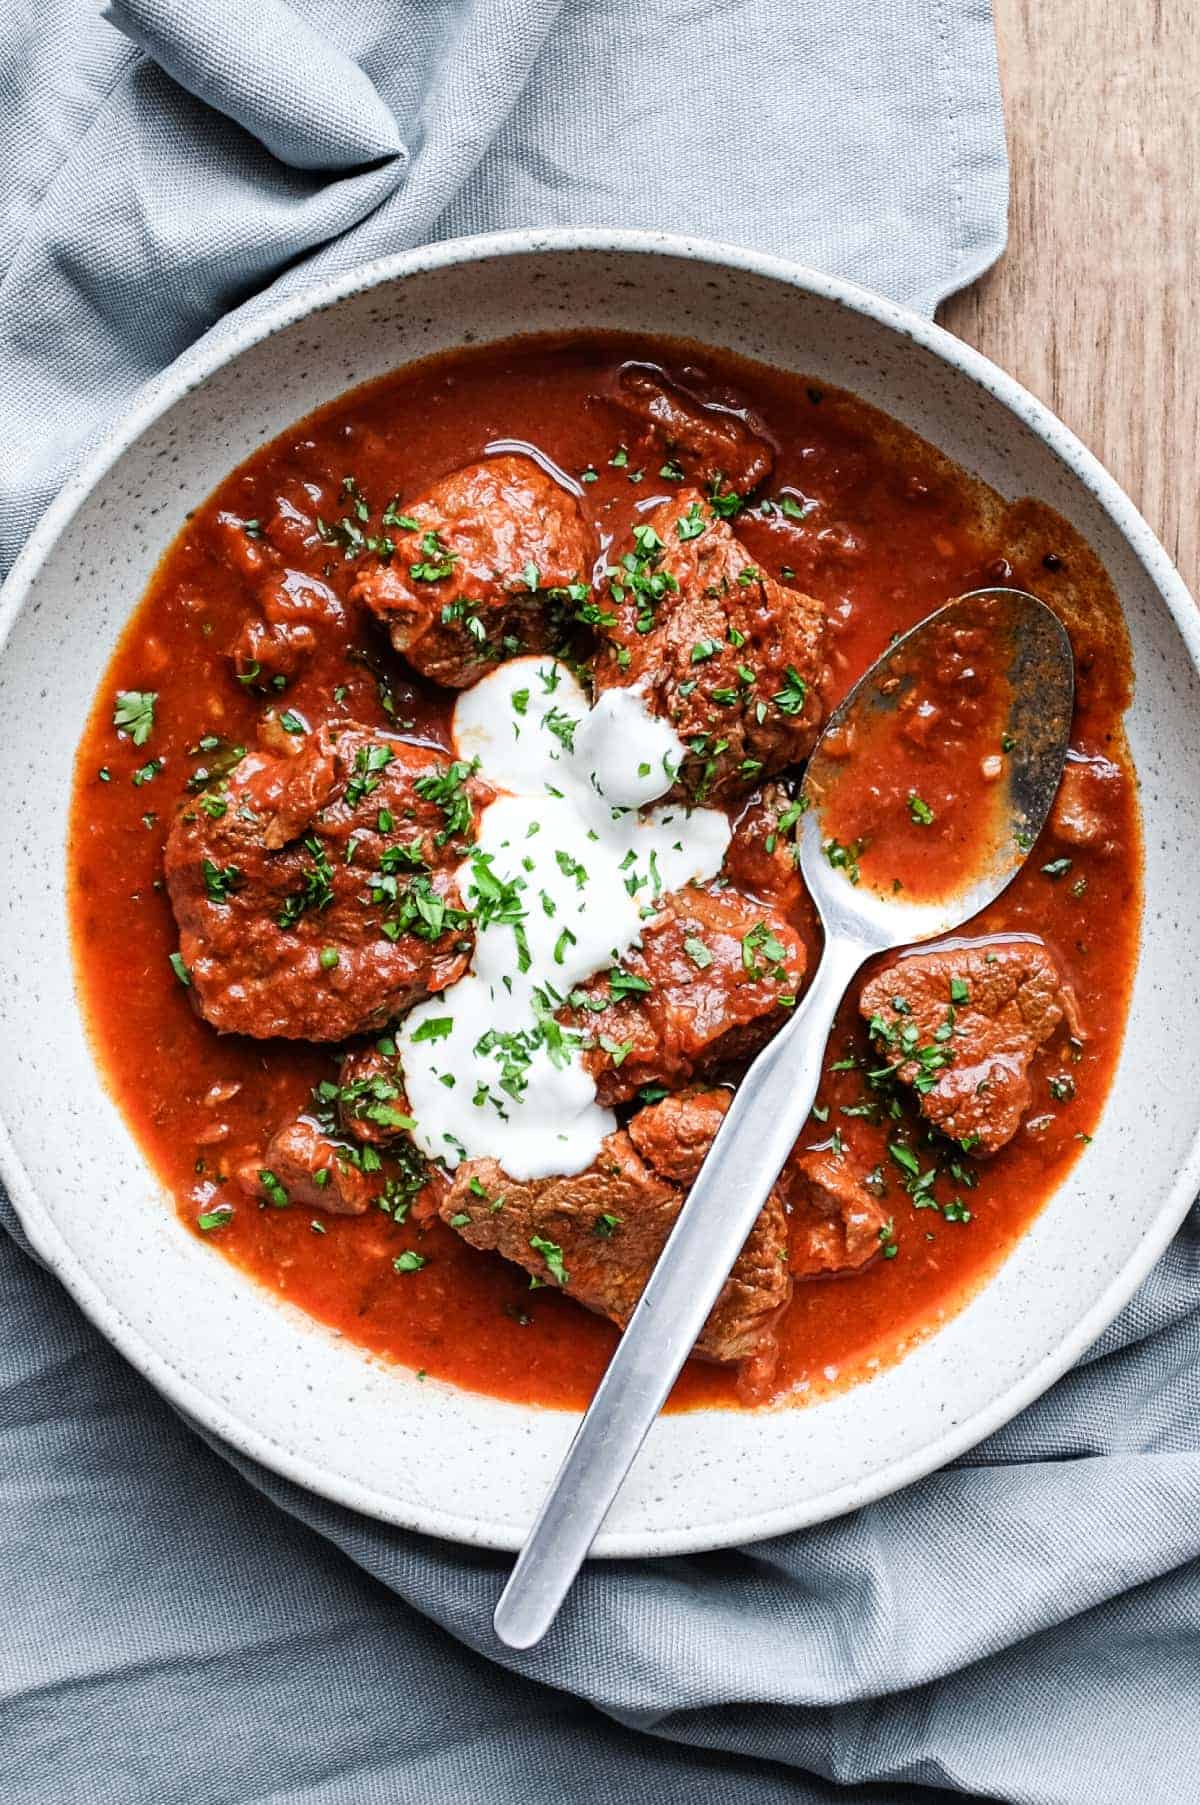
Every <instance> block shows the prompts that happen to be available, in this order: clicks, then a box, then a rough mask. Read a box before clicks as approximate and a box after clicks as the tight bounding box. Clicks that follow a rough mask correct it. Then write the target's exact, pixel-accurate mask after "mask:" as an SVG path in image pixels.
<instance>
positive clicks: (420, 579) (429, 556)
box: [408, 532, 469, 624]
mask: <svg viewBox="0 0 1200 1805" xmlns="http://www.w3.org/2000/svg"><path fill="white" fill-rule="evenodd" d="M419 546H420V551H421V558H420V560H419V562H418V563H416V564H410V565H409V567H408V574H409V576H410V577H411V578H412V579H413V581H414V583H440V582H441V581H442V578H443V577H448V576H451V575H452V574H453V571H454V564H455V560H456V558H457V557H458V553H457V552H452V551H451V550H450V547H449V546H448V545H446V544H445V543H444V541H443V540H442V538H441V537H440V535H439V534H437V533H435V532H428V533H422V534H421V538H420V541H419ZM468 624H469V623H468Z"/></svg>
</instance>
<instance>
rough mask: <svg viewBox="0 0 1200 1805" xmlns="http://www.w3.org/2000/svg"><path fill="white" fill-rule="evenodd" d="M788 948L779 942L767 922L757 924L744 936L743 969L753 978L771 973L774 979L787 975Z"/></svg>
mask: <svg viewBox="0 0 1200 1805" xmlns="http://www.w3.org/2000/svg"><path fill="white" fill-rule="evenodd" d="M786 958H787V948H786V946H784V945H783V942H782V941H780V940H777V939H776V938H775V936H774V934H772V932H771V930H770V928H769V927H768V926H767V924H766V922H765V921H759V922H756V923H755V925H754V926H753V927H752V928H751V929H750V931H749V933H748V934H743V935H742V968H743V970H745V971H747V972H748V973H749V974H750V976H751V977H753V978H760V977H762V976H764V974H767V973H769V974H770V975H771V976H772V977H774V978H777V979H778V978H782V977H785V976H786V975H787V973H786V967H785V965H784V963H783V962H784V960H785V959H786Z"/></svg>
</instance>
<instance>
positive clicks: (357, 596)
mask: <svg viewBox="0 0 1200 1805" xmlns="http://www.w3.org/2000/svg"><path fill="white" fill-rule="evenodd" d="M399 521H400V524H398V525H396V524H393V525H392V526H391V527H390V528H389V531H390V533H391V535H392V537H393V538H394V540H395V543H396V550H395V552H394V554H393V555H392V556H391V557H390V558H387V559H379V558H370V559H367V560H365V561H364V563H363V565H362V566H361V568H360V570H359V574H358V575H357V577H356V578H355V581H354V584H353V586H352V588H351V591H350V596H351V600H352V601H357V602H362V603H364V604H365V606H366V607H367V608H368V609H370V611H371V613H372V614H373V615H375V617H376V618H377V619H378V620H379V621H380V622H381V623H382V624H383V626H384V627H385V628H386V629H387V631H388V633H389V634H390V636H391V640H392V644H393V645H394V646H395V648H396V650H397V651H398V652H400V653H401V654H402V655H403V656H404V657H405V658H406V659H407V660H408V662H409V664H411V665H412V666H413V668H414V669H415V670H417V671H420V673H421V674H422V676H425V677H429V678H431V679H432V680H433V681H434V682H435V683H442V684H446V685H447V686H448V687H450V688H452V689H465V688H467V687H468V686H469V685H470V684H472V683H475V682H477V681H478V679H479V678H480V677H482V676H483V674H484V673H485V671H487V670H488V669H489V668H491V667H492V666H493V665H494V664H495V663H496V661H497V660H499V659H503V658H513V657H516V656H517V655H518V654H519V653H521V652H541V651H545V650H546V649H547V648H548V647H549V646H550V645H551V644H552V643H553V642H554V640H555V638H556V637H557V636H558V634H559V632H560V630H561V622H562V617H563V614H564V612H571V611H572V610H574V609H576V608H578V607H579V606H580V605H581V604H582V603H583V602H584V601H585V600H586V597H587V594H588V587H587V586H588V584H589V582H590V578H591V569H592V563H593V561H594V557H595V546H594V542H593V536H592V533H591V530H590V528H589V527H588V525H587V523H586V522H585V520H584V518H583V515H582V514H581V512H580V510H579V505H578V503H577V501H576V499H575V497H574V496H573V495H572V494H571V493H570V492H569V490H567V489H565V488H563V487H562V486H561V484H559V483H557V482H555V481H554V480H553V478H552V477H550V476H548V475H547V474H546V472H545V471H544V470H542V468H541V467H540V465H538V464H535V463H534V462H533V460H532V459H531V458H526V457H517V456H503V457H494V458H486V459H484V460H483V461H482V462H480V463H478V464H468V465H467V466H466V468H465V469H462V470H456V471H454V472H453V473H452V474H451V475H450V476H447V477H443V479H442V481H441V482H439V483H436V484H435V485H434V486H433V488H432V489H430V491H429V493H428V494H427V495H425V496H424V497H423V498H422V499H421V500H419V501H414V502H413V503H412V504H411V505H408V504H406V506H405V510H404V513H403V514H402V515H400V516H399Z"/></svg>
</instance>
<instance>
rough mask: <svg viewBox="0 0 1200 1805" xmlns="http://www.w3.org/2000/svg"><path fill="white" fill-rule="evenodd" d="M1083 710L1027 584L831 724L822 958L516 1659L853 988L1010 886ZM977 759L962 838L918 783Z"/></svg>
mask: <svg viewBox="0 0 1200 1805" xmlns="http://www.w3.org/2000/svg"><path fill="white" fill-rule="evenodd" d="M1073 699H1074V666H1073V661H1072V656H1071V647H1070V642H1069V640H1068V638H1067V635H1066V633H1065V631H1064V630H1063V628H1062V626H1061V624H1060V623H1059V621H1058V620H1057V619H1056V618H1055V616H1054V615H1053V614H1052V613H1051V611H1050V610H1049V609H1048V608H1047V607H1046V606H1045V605H1044V604H1043V603H1041V602H1039V601H1037V600H1036V599H1035V598H1034V597H1033V596H1031V595H1027V594H1026V593H1025V592H1024V591H1023V590H1019V589H982V590H974V591H972V592H971V593H970V594H968V595H965V596H960V597H959V598H958V600H957V601H953V602H949V603H947V605H946V606H945V607H944V608H940V609H938V610H936V612H935V613H933V614H931V615H928V616H927V617H926V618H925V619H924V620H923V621H921V622H919V623H918V625H917V626H915V627H914V628H913V629H912V630H911V632H909V633H906V634H904V635H903V636H902V637H901V638H900V639H898V640H896V641H895V642H894V643H893V644H892V645H891V646H890V647H889V648H888V649H887V651H885V652H884V653H883V655H882V656H881V657H880V658H878V659H877V660H876V662H875V663H874V664H873V665H872V666H871V668H870V669H869V670H868V671H867V673H866V675H865V676H864V677H863V678H862V679H861V681H860V682H858V683H857V684H856V685H855V686H854V688H853V689H852V690H851V691H850V693H849V695H848V696H847V697H846V698H845V700H844V701H843V702H842V703H841V705H840V706H839V707H838V708H837V709H835V710H834V712H833V714H832V715H831V716H830V718H829V721H828V722H827V724H826V727H825V730H824V732H823V733H822V735H821V738H820V740H819V742H818V744H817V747H816V749H815V750H814V752H813V754H812V757H811V759H810V760H809V764H808V769H807V771H806V773H805V779H804V785H803V789H802V791H801V801H802V804H803V805H804V807H803V812H802V814H801V822H802V831H801V836H800V865H801V870H802V872H803V874H804V878H805V881H806V883H807V884H808V887H809V889H810V891H811V893H812V896H813V899H814V901H815V903H816V905H817V908H818V911H819V912H820V915H821V920H822V924H823V926H824V929H825V945H824V948H823V950H822V954H821V958H820V960H819V962H818V965H817V968H816V970H815V972H814V973H813V976H812V978H811V980H810V983H809V985H808V988H807V990H806V992H805V994H804V997H803V999H802V1001H801V1002H800V1004H799V1006H798V1007H797V1008H796V1010H795V1012H794V1014H793V1016H792V1019H791V1021H790V1022H789V1023H788V1025H787V1026H786V1027H785V1028H783V1029H782V1030H781V1032H780V1033H778V1034H776V1036H775V1037H774V1039H773V1040H771V1041H770V1042H769V1043H768V1044H767V1046H766V1047H765V1048H764V1050H763V1051H762V1052H761V1053H760V1054H759V1055H758V1058H757V1059H756V1060H755V1061H754V1063H753V1065H751V1067H750V1069H749V1071H748V1072H747V1073H746V1075H745V1077H744V1078H743V1079H742V1082H741V1084H740V1085H739V1086H738V1088H737V1090H736V1092H735V1093H734V1097H733V1101H732V1102H731V1104H730V1106H729V1109H728V1111H727V1112H726V1115H725V1117H724V1120H723V1122H722V1124H721V1127H720V1129H719V1131H718V1133H717V1135H716V1138H715V1139H714V1141H713V1144H712V1146H711V1148H710V1149H709V1152H708V1155H707V1157H706V1158H705V1160H704V1163H703V1165H702V1166H701V1168H700V1171H699V1173H698V1174H697V1176H696V1179H695V1181H694V1183H693V1185H692V1187H691V1190H690V1191H689V1193H688V1196H687V1199H686V1201H685V1203H684V1205H683V1208H682V1209H681V1210H680V1212H679V1215H678V1217H677V1218H676V1221H675V1226H674V1228H673V1229H672V1231H671V1233H670V1235H669V1236H668V1238H667V1241H666V1244H665V1246H664V1247H663V1251H662V1253H661V1254H660V1256H659V1259H658V1263H657V1265H656V1266H655V1268H654V1270H653V1272H652V1273H651V1274H650V1277H649V1279H648V1280H647V1283H646V1286H645V1289H644V1290H643V1292H642V1295H641V1298H640V1300H639V1302H638V1304H637V1307H636V1309H635V1310H634V1312H633V1315H632V1316H631V1317H630V1319H629V1323H628V1326H627V1327H626V1329H625V1332H624V1334H623V1335H622V1337H621V1340H620V1342H619V1343H618V1346H617V1350H616V1353H615V1354H614V1355H613V1357H612V1359H611V1361H610V1362H609V1365H608V1369H607V1371H606V1372H605V1374H604V1377H603V1379H602V1380H601V1381H600V1385H599V1387H598V1388H597V1391H596V1395H595V1397H594V1398H593V1399H592V1402H591V1405H590V1406H589V1408H588V1411H587V1413H586V1415H585V1416H584V1419H583V1421H582V1423H581V1424H580V1426H579V1429H578V1431H577V1433H576V1435H575V1439H574V1440H573V1441H572V1443H571V1446H570V1447H569V1449H568V1450H567V1455H566V1458H565V1460H564V1461H563V1464H562V1466H561V1467H560V1469H559V1472H558V1475H557V1477H556V1478H555V1481H554V1484H553V1485H552V1487H551V1488H550V1491H549V1493H548V1494H547V1497H546V1501H545V1503H544V1504H543V1505H542V1508H541V1510H540V1512H539V1513H538V1516H537V1518H536V1520H535V1522H534V1525H533V1528H532V1530H531V1531H530V1534H529V1537H528V1540H527V1541H526V1543H525V1546H524V1548H523V1549H522V1551H521V1554H520V1556H519V1557H518V1560H517V1563H516V1566H515V1567H514V1568H513V1571H512V1573H511V1575H510V1576H509V1580H508V1583H507V1585H506V1586H505V1588H504V1590H503V1592H502V1593H501V1595H500V1599H499V1602H498V1604H497V1606H496V1612H495V1617H494V1623H495V1628H496V1634H497V1635H498V1636H499V1638H500V1640H501V1641H502V1642H504V1643H507V1644H508V1646H509V1647H512V1648H529V1647H531V1646H532V1645H533V1643H535V1642H538V1641H540V1639H541V1638H542V1636H544V1635H545V1633H546V1631H547V1630H548V1629H549V1627H550V1625H551V1624H552V1623H553V1621H554V1618H555V1617H556V1615H557V1614H558V1610H559V1607H560V1605H561V1604H562V1602H563V1600H564V1598H565V1597H566V1595H567V1592H568V1591H569V1590H570V1587H571V1584H572V1582H573V1581H574V1579H575V1575H576V1574H577V1573H578V1571H579V1568H580V1566H581V1565H582V1564H583V1561H584V1559H585V1558H586V1556H587V1552H588V1549H589V1548H590V1547H591V1545H592V1541H593V1539H594V1537H595V1535H596V1533H597V1531H598V1530H599V1528H600V1525H601V1524H602V1522H603V1521H604V1518H605V1515H606V1514H607V1512H608V1509H609V1506H610V1505H611V1504H612V1501H613V1499H614V1498H615V1497H616V1494H617V1492H618V1491H619V1490H620V1487H621V1483H622V1481H623V1480H624V1478H625V1475H626V1473H627V1472H628V1471H629V1468H630V1466H631V1465H632V1463H633V1460H634V1458H635V1456H636V1454H637V1451H638V1449H639V1448H640V1447H641V1445H642V1442H643V1441H644V1440H645V1437H646V1435H647V1433H648V1431H649V1429H650V1426H651V1424H652V1423H653V1421H654V1419H655V1417H656V1416H657V1415H658V1412H659V1411H660V1410H661V1408H662V1406H663V1404H664V1403H665V1401H666V1398H667V1395H668V1393H669V1392H670V1389H671V1387H672V1385H673V1384H674V1382H675V1378H676V1375H677V1374H678V1372H679V1369H680V1367H681V1366H682V1365H683V1363H684V1361H685V1360H686V1359H687V1357H688V1355H689V1353H690V1352H691V1350H692V1348H693V1346H694V1345H695V1342H696V1338H697V1336H698V1335H699V1333H700V1331H701V1329H702V1328H703V1326H704V1323H705V1321H706V1320H707V1318H708V1314H709V1311H710V1310H711V1309H712V1307H713V1304H714V1303H715V1302H716V1299H717V1296H718V1294H719V1292H720V1290H721V1287H722V1285H723V1284H724V1283H725V1280H726V1278H727V1277H728V1276H729V1273H730V1271H731V1269H732V1267H733V1264H734V1261H735V1260H736V1259H737V1257H738V1254H739V1253H740V1252H741V1250H742V1246H743V1244H744V1242H745V1240H746V1237H747V1235H748V1234H749V1233H750V1230H751V1229H752V1228H753V1226H754V1223H755V1222H756V1220H757V1218H758V1214H759V1211H760V1210H761V1209H762V1207H763V1204H764V1203H765V1202H766V1199H767V1196H768V1194H769V1192H770V1190H771V1187H772V1185H773V1184H774V1183H775V1180H776V1178H777V1177H778V1176H779V1173H780V1172H781V1170H782V1169H783V1165H784V1162H785V1161H786V1159H787V1157H788V1155H789V1153H790V1152H791V1150H792V1147H793V1146H794V1144H795V1142H796V1139H797V1137H798V1136H799V1134H800V1133H801V1131H802V1129H803V1127H804V1124H805V1122H806V1121H807V1120H808V1115H809V1111H810V1109H811V1108H812V1104H813V1100H814V1098H815V1097H816V1094H817V1086H818V1084H819V1082H820V1077H821V1067H822V1062H823V1059H824V1054H825V1044H826V1041H827V1040H828V1037H829V1030H830V1028H831V1027H832V1025H833V1019H834V1016H835V1014H836V1012H837V1008H838V1005H839V1003H840V1002H841V1000H842V997H843V995H844V993H845V990H846V986H847V985H848V983H849V981H850V979H851V978H852V977H853V976H854V974H855V972H856V971H858V969H859V968H860V966H861V965H862V964H863V963H864V961H865V960H866V959H868V958H869V957H870V956H871V955H872V954H873V953H878V952H883V951H885V950H886V949H887V948H889V947H898V946H904V945H907V944H909V943H910V942H913V941H921V940H928V939H932V938H933V937H934V936H935V935H938V934H943V933H946V932H948V931H949V930H950V929H952V928H955V927H958V926H960V925H961V924H962V923H963V922H965V921H967V920H969V919H970V917H971V916H972V915H973V914H974V913H975V912H976V911H977V910H978V909H980V908H982V907H983V906H984V904H985V903H988V902H990V901H991V900H992V899H993V898H994V897H996V896H998V895H999V893H1000V892H1001V890H1003V889H1004V887H1005V885H1006V884H1008V883H1009V882H1010V880H1011V879H1012V878H1013V877H1014V876H1015V874H1016V872H1017V871H1018V870H1019V869H1020V867H1021V865H1022V863H1023V862H1024V859H1025V856H1026V854H1027V853H1028V851H1029V849H1030V848H1031V847H1032V845H1033V843H1034V841H1035V839H1036V838H1037V835H1038V833H1039V832H1040V831H1041V828H1042V825H1043V823H1044V821H1045V819H1046V816H1047V814H1048V813H1049V810H1050V805H1051V803H1052V802H1053V801H1054V796H1055V792H1056V791H1057V789H1058V785H1059V782H1060V780H1061V778H1062V771H1063V764H1064V761H1065V758H1066V752H1067V739H1068V733H1069V730H1070V724H1071V710H1072V703H1073ZM934 725H936V727H937V737H936V746H937V748H938V751H939V752H947V753H948V754H949V756H948V759H947V760H946V761H944V764H945V768H944V769H941V770H939V761H938V760H937V759H935V756H934V744H935V741H934V735H933V732H932V728H933V726H934ZM970 759H975V760H976V761H978V762H977V772H978V778H979V782H980V785H981V786H986V787H984V788H981V791H980V794H981V798H983V799H982V800H981V801H980V804H979V807H978V809H977V810H973V811H972V816H971V819H970V820H969V821H968V822H967V823H966V824H965V826H963V825H962V824H961V823H960V824H958V825H957V826H956V822H955V816H956V815H957V814H958V813H960V812H961V811H953V812H950V813H941V814H940V813H939V808H938V807H937V806H934V805H931V804H930V803H929V802H928V800H927V799H926V797H925V796H924V794H922V791H923V790H924V789H926V788H929V787H930V783H931V781H933V780H939V781H945V780H951V781H952V780H953V779H954V778H955V777H956V776H962V775H964V770H958V769H957V767H958V766H959V765H961V762H962V761H963V760H970ZM964 769H965V768H964ZM939 820H940V826H939ZM935 829H937V832H936V833H935V832H934V830H935ZM922 834H927V835H928V836H929V837H928V838H926V839H924V840H922V839H921V835H922ZM901 869H902V870H903V876H902V875H900V871H901Z"/></svg>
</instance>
